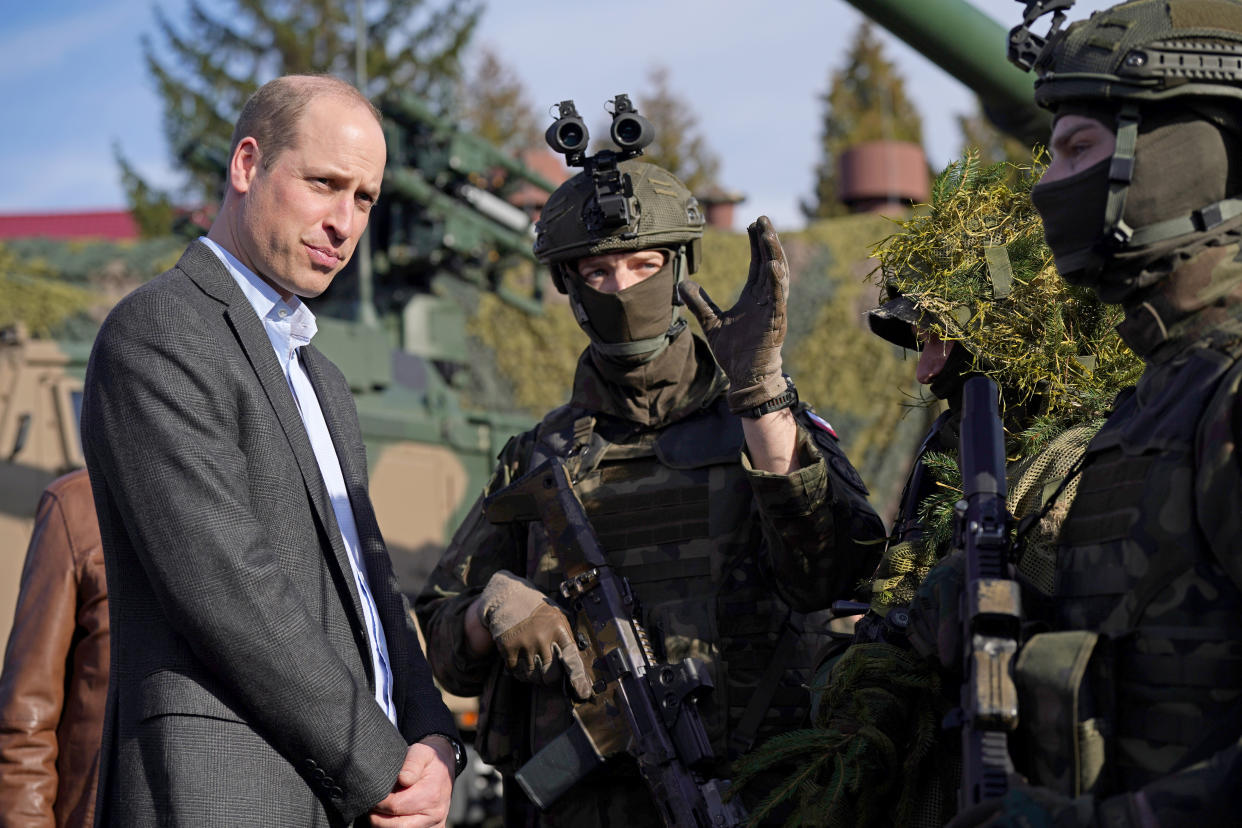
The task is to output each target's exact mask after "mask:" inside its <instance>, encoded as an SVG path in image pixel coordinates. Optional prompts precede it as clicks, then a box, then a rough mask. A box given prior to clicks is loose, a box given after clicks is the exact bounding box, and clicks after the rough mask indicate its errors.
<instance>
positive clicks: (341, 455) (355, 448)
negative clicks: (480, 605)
mask: <svg viewBox="0 0 1242 828" xmlns="http://www.w3.org/2000/svg"><path fill="white" fill-rule="evenodd" d="M300 353H301V354H302V365H303V366H304V367H305V368H306V375H307V376H308V377H310V381H311V386H312V387H313V388H314V389H315V393H316V394H317V395H318V397H319V407H320V408H321V409H323V418H324V421H325V422H326V423H327V424H328V433H329V434H330V435H331V436H332V446H333V448H335V449H336V457H337V460H338V461H340V464H341V475H342V476H343V477H344V478H345V487H346V489H348V491H349V502H350V505H351V506H352V507H353V510H354V523H355V524H356V525H357V528H358V542H359V543H360V544H361V545H362V552H363V556H364V560H366V562H367V570H368V571H367V577H368V579H371V580H374V579H375V577H377V576H381V577H382V575H383V573H375V572H372V571H371V570H372V569H373V565H372V560H371V556H372V555H374V554H375V553H376V552H381V553H383V552H385V550H384V543H383V538H382V537H381V535H380V531H379V524H378V522H377V521H376V519H375V511H374V510H373V509H372V508H371V496H370V494H369V487H370V481H369V480H368V479H367V468H366V447H365V446H364V445H363V442H362V434H361V432H360V431H359V429H358V425H357V422H356V420H355V418H354V417H351V416H350V412H352V411H354V410H355V409H354V399H353V397H352V396H350V395H349V393H348V392H347V391H345V390H344V389H343V388H337V387H335V385H334V384H333V383H332V382H330V381H328V378H327V375H326V373H325V366H324V363H325V362H327V357H325V356H324V355H323V354H322V353H320V352H319V351H318V349H316V348H315V347H314V346H313V345H312V346H309V347H306V348H302V349H301V351H300Z"/></svg>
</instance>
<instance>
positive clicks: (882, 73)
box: [802, 21, 923, 219]
mask: <svg viewBox="0 0 1242 828" xmlns="http://www.w3.org/2000/svg"><path fill="white" fill-rule="evenodd" d="M821 100H822V101H823V102H824V127H823V130H822V131H821V132H820V142H821V147H822V155H821V157H820V162H819V164H818V165H817V166H816V168H815V193H814V196H813V198H812V200H811V201H804V202H802V212H803V214H804V215H805V216H806V217H807V218H810V219H816V218H828V217H830V216H839V215H844V214H845V213H847V212H848V210H847V209H846V207H845V205H843V204H842V203H841V201H840V200H839V198H838V195H837V164H838V163H839V162H840V159H841V154H842V153H843V152H844V151H845V150H847V149H849V148H850V146H852V145H854V144H857V143H861V142H863V141H876V140H892V141H912V142H914V143H916V144H921V143H922V142H923V122H922V119H921V118H920V117H919V114H918V111H917V110H916V109H915V108H914V104H912V103H911V102H910V100H909V98H907V97H906V91H905V81H903V80H902V78H901V77H900V76H899V75H898V74H897V69H896V67H895V66H894V65H893V63H892V62H891V61H889V60H888V58H886V57H885V56H884V47H883V44H882V43H881V42H880V39H879V36H878V35H877V34H876V31H875V28H874V26H873V25H872V24H871V23H870V21H867V22H864V23H863V24H862V26H860V27H859V29H858V34H857V35H856V36H855V38H854V46H853V48H852V49H851V50H850V53H849V55H848V57H847V58H846V65H845V68H844V69H837V70H834V71H833V72H832V73H831V74H830V76H829V84H828V92H827V93H826V94H824V95H823V96H821Z"/></svg>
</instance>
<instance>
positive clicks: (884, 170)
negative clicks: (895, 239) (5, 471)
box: [837, 141, 931, 213]
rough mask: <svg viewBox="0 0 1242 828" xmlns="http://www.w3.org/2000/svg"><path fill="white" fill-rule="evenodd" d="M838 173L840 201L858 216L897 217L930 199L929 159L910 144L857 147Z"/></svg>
mask: <svg viewBox="0 0 1242 828" xmlns="http://www.w3.org/2000/svg"><path fill="white" fill-rule="evenodd" d="M837 173H838V174H837V182H838V189H837V197H838V198H840V199H841V201H843V202H844V203H845V204H846V206H848V207H849V208H850V210H851V211H853V212H855V213H890V212H891V213H896V212H900V211H901V210H903V209H905V208H906V207H909V206H910V205H911V204H917V203H920V202H925V201H927V200H928V198H930V197H931V181H930V180H929V177H928V173H927V158H926V157H925V156H924V155H923V148H922V147H920V146H919V145H918V144H915V143H911V142H909V141H866V142H864V143H861V144H855V145H854V146H852V147H850V148H849V149H848V150H846V151H845V152H844V153H842V154H841V159H840V161H839V164H838V167H837Z"/></svg>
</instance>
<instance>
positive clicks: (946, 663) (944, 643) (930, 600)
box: [906, 552, 966, 677]
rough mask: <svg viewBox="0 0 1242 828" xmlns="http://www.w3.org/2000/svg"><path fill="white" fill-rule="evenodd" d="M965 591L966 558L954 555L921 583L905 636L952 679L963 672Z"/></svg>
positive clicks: (911, 603)
mask: <svg viewBox="0 0 1242 828" xmlns="http://www.w3.org/2000/svg"><path fill="white" fill-rule="evenodd" d="M965 588H966V556H965V555H964V554H962V553H961V552H954V553H953V554H951V555H949V556H948V557H946V558H944V560H942V561H941V562H940V563H938V564H936V566H934V567H933V568H932V570H931V572H929V573H927V577H926V578H924V579H923V583H921V584H919V588H918V591H917V592H916V593H915V595H914V600H913V601H911V602H910V625H909V627H908V628H907V629H906V635H907V636H908V637H909V639H910V644H911V645H912V646H913V647H914V649H915V651H916V652H917V653H919V655H921V656H923V657H924V658H928V659H931V660H932V661H934V662H935V663H937V664H939V665H940V666H941V667H942V668H943V669H945V670H946V671H948V672H949V673H950V674H951V675H952V676H955V677H956V676H958V675H960V674H961V669H962V646H963V645H962V611H961V602H962V592H963V591H964V590H965Z"/></svg>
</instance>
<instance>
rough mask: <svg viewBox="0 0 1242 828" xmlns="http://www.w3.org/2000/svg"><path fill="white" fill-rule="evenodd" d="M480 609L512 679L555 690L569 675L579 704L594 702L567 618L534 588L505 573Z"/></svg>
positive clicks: (484, 596) (490, 582) (492, 585)
mask: <svg viewBox="0 0 1242 828" xmlns="http://www.w3.org/2000/svg"><path fill="white" fill-rule="evenodd" d="M478 608H479V609H478V612H479V618H480V620H481V621H482V622H483V626H484V627H486V628H487V630H488V632H489V633H491V636H492V640H493V641H495V642H496V649H497V650H499V651H500V657H501V658H502V659H504V662H505V667H506V668H507V669H508V671H509V672H510V673H511V674H512V675H514V676H515V677H516V678H519V679H521V680H522V681H530V682H536V683H540V684H555V683H557V682H559V681H560V680H561V676H562V675H566V674H567V675H568V676H569V684H570V687H571V689H572V690H573V692H574V694H575V695H576V696H577V697H578V698H579V699H588V698H590V697H591V682H590V680H589V679H588V678H587V673H586V667H585V665H584V664H583V662H582V655H581V654H580V653H579V652H578V645H577V644H576V643H575V642H574V635H573V632H572V631H571V630H570V628H569V621H568V619H566V617H565V613H564V612H563V611H561V608H560V607H558V606H557V605H556V604H554V603H552V601H550V600H549V599H548V597H547V596H546V595H544V594H543V593H542V592H540V591H539V589H538V588H537V587H535V585H534V584H532V583H531V582H530V581H528V580H526V579H525V578H519V577H518V576H517V575H514V574H513V573H512V572H509V571H508V570H504V569H502V570H500V571H499V572H497V573H496V574H494V575H492V577H491V578H490V579H489V580H488V582H487V586H486V587H484V588H483V593H482V594H481V595H480V596H479V601H478Z"/></svg>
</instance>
